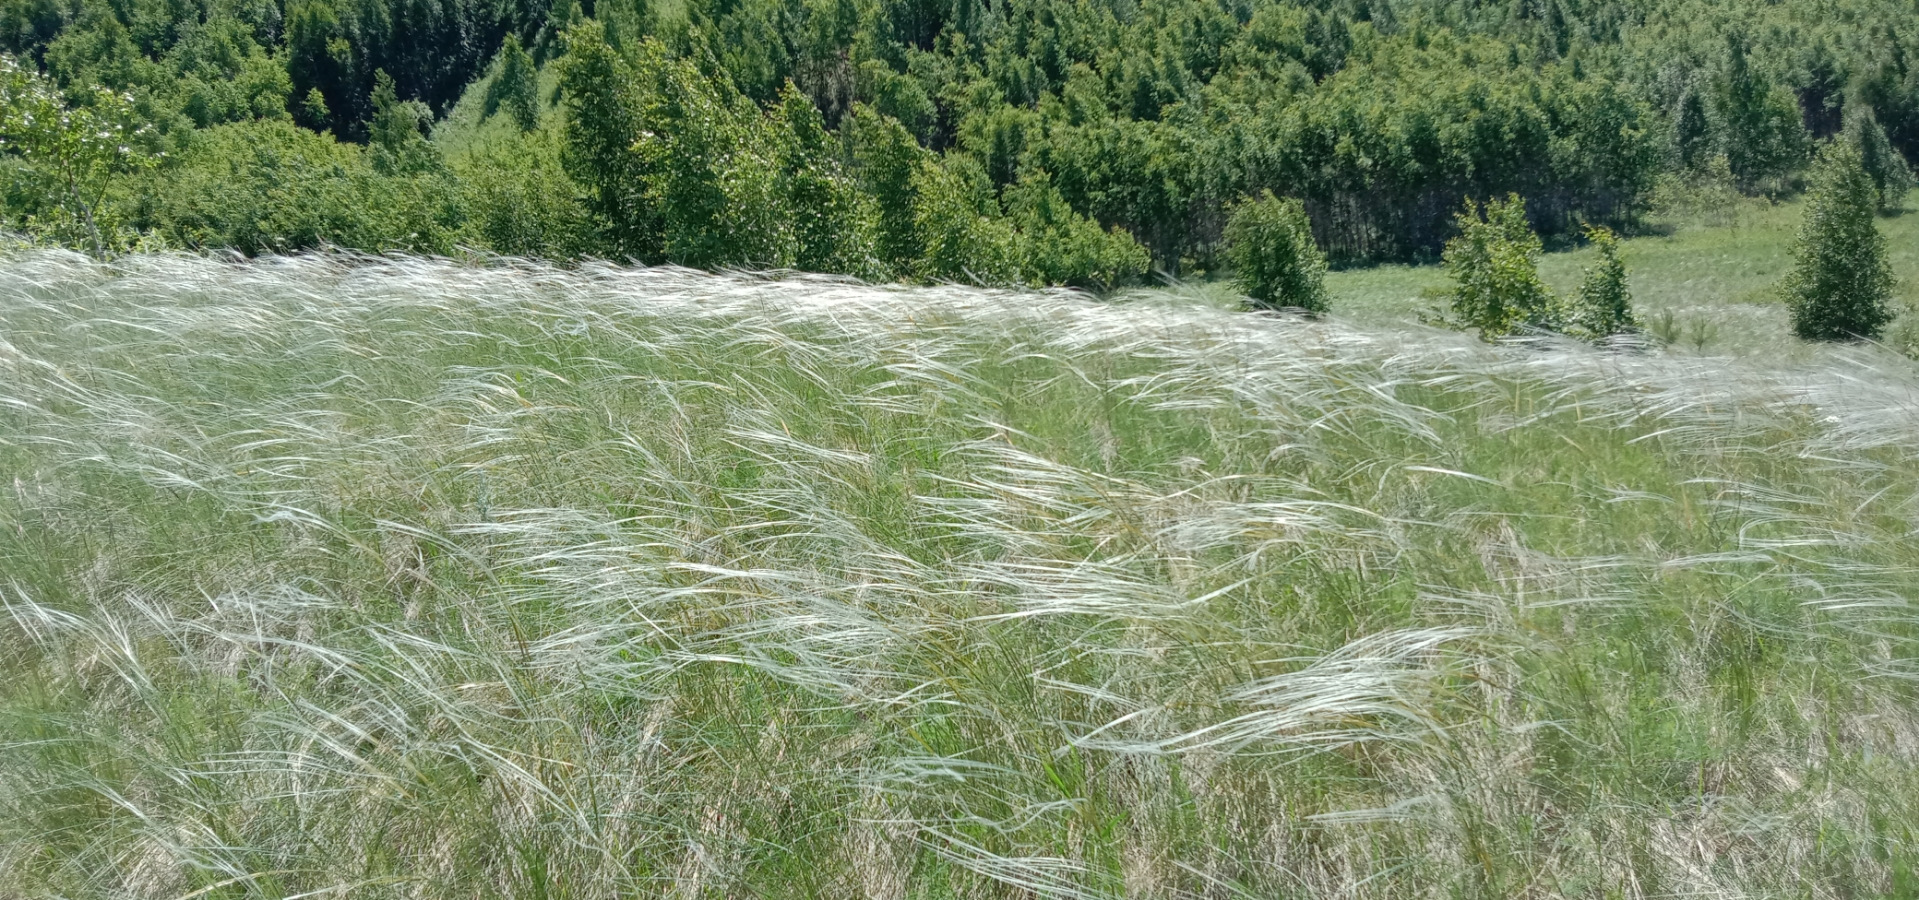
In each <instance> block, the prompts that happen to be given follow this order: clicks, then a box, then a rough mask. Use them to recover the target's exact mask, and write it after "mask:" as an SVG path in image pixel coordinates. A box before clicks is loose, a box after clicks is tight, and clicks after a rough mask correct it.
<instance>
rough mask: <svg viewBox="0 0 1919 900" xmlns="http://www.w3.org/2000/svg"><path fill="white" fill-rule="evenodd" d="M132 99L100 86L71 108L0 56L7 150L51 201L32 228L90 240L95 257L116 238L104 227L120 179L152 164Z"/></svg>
mask: <svg viewBox="0 0 1919 900" xmlns="http://www.w3.org/2000/svg"><path fill="white" fill-rule="evenodd" d="M132 120H133V107H132V102H131V101H130V99H129V98H127V97H126V96H124V95H121V94H116V93H113V92H111V91H107V90H104V89H96V90H95V91H94V95H93V97H92V98H91V102H90V103H88V104H86V105H76V106H73V107H69V106H68V105H67V98H66V96H65V95H63V94H62V93H61V92H60V89H59V88H57V87H55V86H54V85H53V83H52V82H51V81H48V80H47V79H46V78H45V77H43V76H42V75H40V73H38V72H35V71H32V70H30V69H27V68H23V67H22V66H21V65H20V64H19V62H18V61H17V60H15V59H14V58H13V57H12V56H9V55H5V54H0V151H4V152H6V153H8V154H11V155H15V156H18V157H19V158H20V159H21V160H22V161H23V162H25V163H26V172H27V174H28V176H29V179H30V180H31V181H32V182H33V183H34V185H35V190H36V193H38V194H40V195H41V196H42V197H43V198H44V199H43V200H42V202H41V203H40V208H39V209H37V210H34V211H32V212H31V213H30V216H31V218H30V220H29V221H28V222H27V223H26V225H27V228H28V230H30V231H40V232H44V233H46V234H47V235H48V236H50V237H53V238H55V239H60V240H68V241H75V242H78V241H85V242H86V244H87V245H88V246H90V247H91V248H92V250H93V253H94V255H96V256H98V255H102V254H104V253H105V252H106V250H107V245H108V241H109V237H110V236H111V234H112V231H113V229H112V227H111V225H110V224H106V223H103V222H102V219H103V218H104V210H103V208H102V205H103V201H104V199H105V197H106V193H107V189H108V187H109V186H110V185H111V184H112V181H113V178H114V177H115V176H116V175H119V174H122V173H125V172H129V171H132V170H133V169H136V168H139V167H142V166H145V165H148V164H150V163H151V158H150V157H148V156H147V155H146V154H144V153H141V152H140V151H139V150H138V149H136V147H135V146H134V143H135V137H136V132H137V131H138V130H139V129H138V128H135V127H133V126H132V125H131V124H130V123H131V122H132Z"/></svg>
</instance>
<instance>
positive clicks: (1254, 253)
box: [1226, 191, 1327, 313]
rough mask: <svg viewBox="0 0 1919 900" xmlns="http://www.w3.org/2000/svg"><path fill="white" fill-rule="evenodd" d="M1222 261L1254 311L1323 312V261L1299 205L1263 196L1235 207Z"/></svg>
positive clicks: (1228, 227)
mask: <svg viewBox="0 0 1919 900" xmlns="http://www.w3.org/2000/svg"><path fill="white" fill-rule="evenodd" d="M1226 255H1227V258H1228V259H1229V260H1231V261H1232V264H1233V271H1234V283H1236V284H1237V285H1238V286H1239V289H1240V291H1241V292H1242V293H1244V294H1245V295H1246V298H1247V300H1248V301H1249V302H1250V303H1251V304H1252V305H1253V306H1255V307H1258V308H1260V309H1282V308H1291V309H1303V310H1306V311H1307V312H1312V313H1322V312H1325V311H1326V308H1327V297H1326V284H1325V279H1326V257H1325V255H1324V254H1322V253H1320V252H1319V246H1318V245H1317V244H1315V243H1314V242H1313V230H1312V223H1311V222H1310V221H1309V220H1308V219H1307V218H1306V207H1305V206H1304V205H1303V204H1301V203H1300V202H1299V201H1298V200H1296V199H1293V198H1291V197H1288V198H1285V199H1280V198H1278V197H1274V196H1273V192H1272V191H1266V192H1265V193H1263V194H1261V195H1260V196H1258V197H1255V198H1252V199H1249V200H1242V201H1241V202H1240V203H1239V204H1238V205H1236V206H1234V207H1233V211H1232V217H1231V218H1230V219H1228V220H1227V221H1226Z"/></svg>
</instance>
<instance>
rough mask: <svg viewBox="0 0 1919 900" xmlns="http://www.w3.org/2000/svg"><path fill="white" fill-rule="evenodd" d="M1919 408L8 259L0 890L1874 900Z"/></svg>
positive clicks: (1019, 327)
mask: <svg viewBox="0 0 1919 900" xmlns="http://www.w3.org/2000/svg"><path fill="white" fill-rule="evenodd" d="M1683 238H1685V234H1684V233H1682V234H1680V235H1679V236H1678V237H1676V238H1674V239H1675V240H1677V239H1683ZM1415 275H1417V270H1415ZM1422 277H1423V276H1422ZM1641 290H1642V293H1644V292H1652V291H1651V289H1650V288H1646V287H1642V288H1641ZM1661 302H1664V301H1661ZM1780 339H1781V340H1783V333H1780ZM1915 388H1919V377H1915V372H1914V370H1913V368H1912V365H1911V363H1909V362H1907V361H1906V360H1904V359H1902V358H1900V357H1898V356H1896V355H1894V354H1891V353H1888V352H1885V351H1883V350H1880V349H1877V348H1873V347H1870V346H1867V347H1845V346H1823V345H1819V346H1815V345H1804V346H1803V347H1802V349H1801V350H1800V351H1797V352H1796V353H1795V354H1794V355H1789V356H1780V355H1772V354H1765V353H1752V354H1749V355H1746V356H1744V357H1741V358H1735V359H1708V358H1704V357H1702V356H1701V355H1699V354H1698V353H1696V352H1687V351H1685V350H1683V349H1681V350H1675V351H1670V352H1669V351H1665V350H1660V349H1657V348H1649V349H1642V350H1626V351H1617V352H1602V351H1597V350H1592V349H1588V348H1584V347H1581V346H1577V345H1572V344H1563V345H1562V344H1535V345H1531V346H1488V345H1485V344H1482V343H1480V342H1478V341H1476V340H1474V339H1472V338H1471V337H1469V336H1465V335H1459V334H1453V333H1446V332H1438V331H1433V330H1429V329H1422V328H1419V327H1417V326H1413V325H1400V324H1392V323H1390V322H1386V321H1382V320H1368V319H1366V318H1365V317H1357V318H1354V317H1341V316H1339V315H1335V316H1334V317H1332V318H1330V319H1327V320H1323V321H1318V322H1309V321H1305V320H1299V319H1293V318H1288V317H1284V316H1268V315H1249V314H1240V313H1233V312H1228V311H1225V310H1220V309H1216V308H1213V307H1211V306H1208V305H1207V304H1205V303H1203V302H1199V301H1196V300H1194V299H1192V298H1187V297H1181V296H1177V295H1167V294H1157V295H1152V296H1144V297H1136V298H1134V299H1132V300H1131V301H1129V302H1124V303H1097V302H1092V301H1090V300H1088V299H1085V298H1083V297H1081V296H1077V295H1072V294H1063V293H1050V294H1049V293H1022V292H995V291H987V290H980V289H971V288H959V287H945V288H904V287H870V286H861V285H857V284H851V283H844V282H837V281H831V280H823V279H811V280H810V279H806V278H792V279H787V280H770V279H755V278H750V277H744V276H726V277H722V276H712V275H704V274H698V273H693V272H688V271H684V270H673V269H650V270H631V269H620V268H612V267H600V266H589V267H586V268H583V269H580V270H578V271H562V270H558V269H554V268H548V267H543V266H539V265H534V264H491V265H482V264H478V263H473V264H460V263H453V262H446V261H430V260H422V259H413V258H405V257H394V258H384V259H382V258H353V257H347V256H341V255H333V256H307V257H297V258H275V257H268V258H263V259H260V260H258V261H251V262H247V261H238V260H235V259H226V258H205V257H193V256H171V255H129V256H124V257H121V258H119V259H117V260H115V261H112V262H96V261H90V260H88V259H86V258H85V257H81V256H79V255H75V254H69V253H63V252H50V251H20V252H14V253H12V254H11V255H9V256H7V257H6V258H5V259H4V261H0V472H4V473H6V474H7V476H8V478H7V481H8V482H9V483H8V484H6V485H4V486H0V573H3V574H0V608H4V610H5V615H4V616H0V894H4V895H7V896H19V897H41V896H49V897H50V896H61V897H106V896H142V897H242V896H245V897H252V896H260V897H294V896H315V895H324V894H327V893H337V894H344V895H349V896H354V897H388V896H392V897H402V896H404V897H472V896H515V897H611V896H656V895H657V896H683V897H691V896H715V897H719V896H757V897H845V896H868V897H926V898H945V897H1009V898H1010V897H1033V896H1043V897H1107V896H1114V897H1117V896H1204V897H1306V896H1315V897H1317V896H1325V897H1331V896H1344V897H1381V898H1386V897H1407V896H1431V897H1459V896H1473V897H1503V896H1515V895H1529V896H1632V897H1653V896H1669V895H1674V894H1714V895H1735V896H1783V895H1792V896H1801V895H1811V896H1821V897H1825V896H1898V895H1907V894H1910V893H1912V892H1913V891H1915V890H1919V873H1916V872H1915V870H1916V869H1919V848H1915V846H1914V834H1915V828H1919V779H1916V778H1915V775H1914V773H1915V767H1914V766H1913V755H1914V753H1915V752H1919V716H1916V714H1915V712H1914V711H1915V709H1919V706H1915V700H1916V699H1919V697H1915V693H1916V691H1915V687H1916V685H1915V677H1916V676H1919V668H1916V667H1915V660H1916V659H1919V655H1916V651H1919V629H1915V618H1914V615H1913V611H1912V607H1911V603H1910V599H1909V598H1910V596H1911V594H1912V592H1913V587H1914V573H1915V571H1919V569H1915V566H1916V565H1919V548H1915V545H1914V543H1913V541H1912V540H1911V534H1912V531H1913V529H1914V515H1915V509H1916V508H1919V506H1916V505H1915V504H1919V457H1915V454H1914V450H1913V448H1914V447H1915V446H1919V441H1916V440H1915V439H1916V438H1919V406H1916V405H1915Z"/></svg>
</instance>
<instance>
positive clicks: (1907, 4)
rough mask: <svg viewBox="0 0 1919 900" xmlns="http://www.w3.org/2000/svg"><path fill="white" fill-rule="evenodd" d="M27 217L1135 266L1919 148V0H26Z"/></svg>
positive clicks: (1784, 173) (852, 265)
mask: <svg viewBox="0 0 1919 900" xmlns="http://www.w3.org/2000/svg"><path fill="white" fill-rule="evenodd" d="M0 22H3V23H4V28H3V29H0V51H4V52H6V53H7V54H9V57H8V60H7V62H6V66H5V68H4V71H0V82H3V83H0V104H3V105H4V110H0V117H3V120H0V138H4V147H5V151H6V156H5V165H6V176H7V177H6V179H5V182H4V184H5V191H6V194H5V205H6V209H5V214H6V216H7V219H8V226H9V227H10V228H11V229H13V230H15V231H18V232H21V233H24V234H27V235H31V236H33V237H34V238H36V239H38V240H42V241H49V242H58V243H65V244H68V245H71V246H75V247H80V248H86V249H90V250H92V251H93V252H98V253H107V252H113V251H114V250H116V249H124V248H130V247H179V248H192V249H199V248H232V249H234V250H238V251H240V252H243V253H248V254H255V253H266V252H286V251H292V250H298V249H303V248H310V247H318V246H327V245H331V246H339V247H347V248H356V249H362V250H368V251H385V250H395V249H397V250H407V251H415V252H426V253H451V252H455V251H457V250H459V249H461V248H472V249H478V250H485V251H492V252H497V253H502V254H510V255H525V256H537V257H545V258H551V259H573V258H581V257H601V258H610V259H619V260H627V259H631V260H636V261H639V262H643V263H649V264H655V263H675V264H680V265H686V266H692V267H699V268H708V269H719V268H735V267H738V268H796V269H801V270H807V271H819V272H831V273H842V274H849V275H854V276H858V277H862V278H871V279H909V280H924V281H947V280H958V281H976V282H984V283H1011V282H1024V283H1035V284H1066V285H1077V286H1088V287H1103V286H1109V285H1113V284H1118V283H1124V282H1127V281H1130V280H1135V279H1138V278H1140V277H1142V276H1143V275H1145V274H1146V273H1147V272H1149V271H1153V270H1159V271H1165V272H1191V271H1193V270H1195V269H1211V268H1214V267H1215V266H1217V265H1221V264H1223V263H1224V262H1225V260H1226V258H1227V257H1226V255H1225V254H1223V253H1222V252H1221V251H1222V249H1223V247H1222V235H1223V234H1224V233H1225V231H1226V227H1225V226H1226V221H1227V218H1228V215H1229V213H1230V211H1231V210H1233V209H1234V208H1235V207H1236V206H1237V205H1238V204H1241V203H1242V202H1245V201H1246V200H1247V199H1248V198H1255V197H1261V196H1264V195H1265V194H1266V193H1267V192H1271V193H1272V194H1274V195H1275V196H1278V197H1283V198H1296V199H1297V200H1299V201H1301V202H1302V203H1303V205H1304V209H1305V211H1306V213H1307V216H1308V218H1309V220H1310V223H1311V224H1310V227H1311V229H1312V233H1313V236H1314V238H1315V239H1316V241H1317V242H1318V244H1319V245H1320V247H1321V248H1322V249H1323V251H1324V252H1325V253H1326V254H1327V256H1328V257H1329V258H1330V259H1331V260H1332V261H1333V262H1334V264H1336V265H1350V264H1355V263H1364V262H1368V261H1377V260H1398V259H1422V258H1424V259H1430V258H1434V257H1436V256H1437V254H1438V251H1439V250H1440V248H1441V246H1442V245H1443V244H1444V243H1445V241H1446V240H1447V239H1448V238H1450V237H1452V236H1453V235H1454V234H1455V233H1456V228H1457V225H1456V216H1457V214H1458V213H1459V211H1460V210H1461V209H1462V207H1463V206H1464V205H1465V204H1466V203H1467V202H1468V201H1473V200H1485V199H1487V198H1493V197H1501V196H1505V195H1507V194H1517V195H1519V196H1520V197H1521V198H1523V199H1524V201H1525V209H1526V211H1527V215H1528V216H1529V218H1530V221H1531V225H1532V227H1533V228H1535V229H1537V230H1538V231H1539V232H1540V233H1541V234H1542V235H1545V236H1546V238H1547V239H1548V240H1549V241H1550V240H1556V239H1577V236H1578V235H1580V234H1582V233H1583V229H1584V228H1585V227H1586V226H1588V225H1606V226H1610V227H1613V228H1616V229H1621V230H1630V229H1632V228H1634V227H1635V226H1637V225H1638V224H1639V223H1640V222H1641V221H1642V217H1643V216H1644V214H1645V212H1646V210H1647V209H1648V205H1649V203H1650V202H1651V199H1652V197H1653V195H1654V193H1655V191H1656V190H1657V189H1658V188H1659V187H1660V186H1661V185H1662V184H1685V183H1694V184H1703V183H1711V184H1716V185H1721V186H1727V187H1731V188H1735V189H1737V190H1740V191H1744V192H1748V193H1767V194H1779V193H1789V192H1792V191H1794V190H1797V189H1798V188H1799V187H1800V185H1801V182H1802V181H1803V179H1804V177H1805V173H1806V171H1807V167H1808V165H1809V163H1810V161H1811V160H1812V158H1813V156H1814V152H1815V149H1816V147H1817V145H1818V144H1819V142H1821V141H1822V140H1827V139H1840V140H1847V141H1853V142H1857V143H1858V144H1859V146H1860V148H1861V150H1862V152H1863V154H1864V155H1865V157H1866V158H1867V159H1868V160H1876V161H1877V163H1876V164H1877V165H1878V166H1879V167H1880V168H1881V169H1888V168H1890V167H1897V168H1900V169H1903V160H1902V158H1901V157H1902V156H1903V157H1905V158H1911V157H1913V156H1915V155H1916V154H1919V3H1915V2H1913V0H1818V2H1814V0H1777V2H1770V3H1755V2H1748V0H1658V2H1654V0H1502V2H1478V0H1155V2H1150V3H1141V2H1139V0H598V2H590V3H588V4H587V5H585V6H582V5H581V4H580V3H579V2H578V0H565V2H564V4H563V5H560V4H557V3H556V4H554V5H548V4H547V3H546V0H5V2H4V4H0Z"/></svg>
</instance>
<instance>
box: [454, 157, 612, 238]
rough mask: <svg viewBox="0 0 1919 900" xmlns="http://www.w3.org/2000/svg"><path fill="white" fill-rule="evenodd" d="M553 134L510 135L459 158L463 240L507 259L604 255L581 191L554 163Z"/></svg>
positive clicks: (456, 170) (456, 165) (557, 159)
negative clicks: (464, 215) (508, 257)
mask: <svg viewBox="0 0 1919 900" xmlns="http://www.w3.org/2000/svg"><path fill="white" fill-rule="evenodd" d="M559 143H560V142H559V135H558V134H556V133H555V132H554V131H552V130H542V131H534V132H528V133H524V134H523V133H519V132H513V133H511V134H510V135H509V136H507V137H503V138H500V139H496V140H494V141H490V142H488V143H487V144H486V145H484V146H482V147H479V148H477V149H475V150H474V151H473V152H471V153H468V154H466V155H464V156H461V157H458V158H456V159H455V161H454V163H453V171H454V173H455V174H456V175H458V176H459V184H460V196H461V199H462V205H463V206H464V208H465V210H466V212H467V218H466V222H465V231H464V234H463V235H462V240H463V241H465V242H467V243H471V244H474V245H477V246H481V247H485V248H487V249H489V250H493V251H495V252H497V253H504V254H507V255H509V256H526V257H537V258H543V259H573V258H577V257H580V256H585V255H589V254H595V253H604V252H606V251H605V248H604V247H603V246H602V243H601V241H600V237H599V235H598V234H597V229H596V228H594V224H593V218H592V215H591V214H590V213H589V212H588V211H587V208H586V198H585V189H584V188H582V187H581V186H580V185H579V184H578V183H576V182H575V181H574V180H573V179H571V178H569V177H567V174H566V170H565V168H564V167H563V166H561V164H560V147H559Z"/></svg>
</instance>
